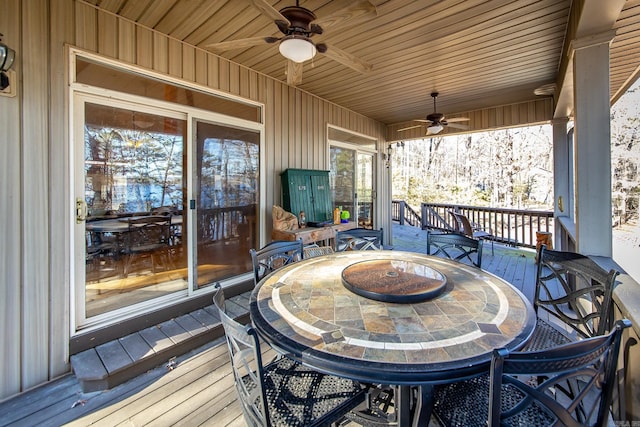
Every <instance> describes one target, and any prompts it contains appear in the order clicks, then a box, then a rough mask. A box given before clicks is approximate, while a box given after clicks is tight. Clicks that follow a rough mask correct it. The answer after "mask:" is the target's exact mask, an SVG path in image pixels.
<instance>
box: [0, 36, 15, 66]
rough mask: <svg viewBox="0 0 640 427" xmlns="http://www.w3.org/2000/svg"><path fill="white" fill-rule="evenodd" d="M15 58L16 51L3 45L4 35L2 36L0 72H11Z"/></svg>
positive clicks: (0, 42) (0, 40)
mask: <svg viewBox="0 0 640 427" xmlns="http://www.w3.org/2000/svg"><path fill="white" fill-rule="evenodd" d="M15 57H16V51H15V50H13V49H11V48H10V47H9V46H7V45H6V44H4V43H2V34H0V71H9V68H11V66H12V65H13V60H14V59H15Z"/></svg>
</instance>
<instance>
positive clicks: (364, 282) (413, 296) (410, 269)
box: [342, 259, 447, 303]
mask: <svg viewBox="0 0 640 427" xmlns="http://www.w3.org/2000/svg"><path fill="white" fill-rule="evenodd" d="M342 283H343V284H344V286H345V287H346V288H347V289H349V290H350V291H351V292H353V293H355V294H358V295H360V296H363V297H365V298H369V299H373V300H376V301H384V302H396V303H414V302H420V301H426V300H429V299H432V298H435V297H437V296H438V295H440V293H442V291H444V289H445V287H446V285H447V278H446V276H445V275H444V274H442V273H441V272H439V271H438V270H436V269H434V268H431V267H429V266H428V265H427V264H422V263H417V262H412V261H397V260H387V259H375V260H368V261H361V262H356V263H354V264H351V265H350V266H348V267H346V268H345V269H344V270H342Z"/></svg>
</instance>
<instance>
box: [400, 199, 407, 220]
mask: <svg viewBox="0 0 640 427" xmlns="http://www.w3.org/2000/svg"><path fill="white" fill-rule="evenodd" d="M405 203H406V202H405V201H404V200H402V201H400V225H404V204H405Z"/></svg>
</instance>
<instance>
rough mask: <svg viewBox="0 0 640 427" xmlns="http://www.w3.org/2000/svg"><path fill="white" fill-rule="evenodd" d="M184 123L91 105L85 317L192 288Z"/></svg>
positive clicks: (86, 163) (87, 107)
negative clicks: (190, 284) (186, 232)
mask: <svg viewBox="0 0 640 427" xmlns="http://www.w3.org/2000/svg"><path fill="white" fill-rule="evenodd" d="M185 123H186V122H185V121H184V120H180V119H176V118H171V117H165V116H160V115H154V114H149V113H142V112H139V111H133V110H127V109H123V108H116V107H111V106H105V105H99V104H92V103H85V133H84V153H85V161H84V169H85V182H84V188H85V202H86V204H87V222H86V225H85V229H86V236H87V238H86V246H85V248H86V253H85V259H86V265H85V276H86V277H85V298H86V313H87V317H91V316H95V315H97V314H101V313H104V312H106V311H109V310H114V309H117V308H122V307H125V306H128V305H132V304H135V303H139V302H142V301H146V300H149V299H152V298H156V297H159V296H162V295H166V294H169V293H172V292H176V291H179V290H184V289H186V286H187V269H186V266H187V253H186V247H187V246H186V244H185V242H186V236H185V231H186V227H185V225H186V222H185V218H183V215H182V213H183V211H184V194H185V190H184V188H183V186H184V182H185V181H186V180H185V179H184V178H183V172H184V164H183V162H184V156H183V154H184V141H185V127H186V126H185Z"/></svg>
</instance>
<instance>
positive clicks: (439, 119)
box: [398, 92, 469, 135]
mask: <svg viewBox="0 0 640 427" xmlns="http://www.w3.org/2000/svg"><path fill="white" fill-rule="evenodd" d="M431 97H432V98H433V113H431V114H429V115H427V118H426V120H424V119H415V120H414V122H425V123H426V124H422V125H416V126H409V127H406V128H402V129H398V132H403V131H405V130H409V129H416V128H419V127H423V126H427V133H426V134H427V135H437V134H439V133H440V132H442V130H443V129H444V127H445V126H450V127H452V128H456V129H462V130H467V129H469V127H468V126H466V125H461V124H459V123H456V122H467V121H469V119H468V118H467V117H455V118H453V119H448V120H445V118H444V114H442V113H438V108H437V106H436V98H437V97H438V92H431Z"/></svg>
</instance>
